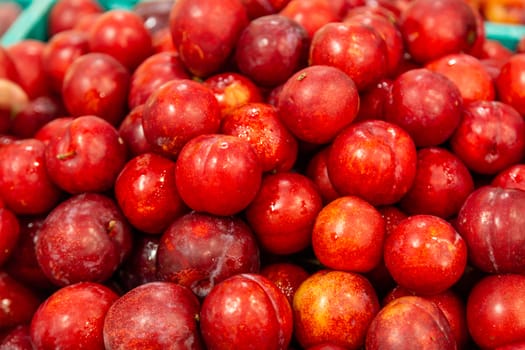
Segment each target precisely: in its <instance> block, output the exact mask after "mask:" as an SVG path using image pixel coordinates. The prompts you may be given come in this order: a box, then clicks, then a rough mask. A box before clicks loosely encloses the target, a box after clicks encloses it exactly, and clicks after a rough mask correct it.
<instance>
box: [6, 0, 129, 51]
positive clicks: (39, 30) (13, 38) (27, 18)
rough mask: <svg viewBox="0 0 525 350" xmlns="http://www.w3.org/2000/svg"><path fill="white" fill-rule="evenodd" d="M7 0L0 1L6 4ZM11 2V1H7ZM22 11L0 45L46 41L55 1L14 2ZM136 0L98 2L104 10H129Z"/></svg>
mask: <svg viewBox="0 0 525 350" xmlns="http://www.w3.org/2000/svg"><path fill="white" fill-rule="evenodd" d="M6 1H7V0H0V2H6ZM8 1H11V2H12V1H13V0H8ZM15 2H16V3H18V4H19V5H20V6H22V7H23V11H22V13H21V14H20V16H19V17H18V19H17V20H16V21H15V22H14V23H13V25H12V26H11V28H9V30H8V31H7V32H6V33H5V34H4V35H3V36H2V38H1V39H0V45H2V46H9V45H12V44H15V43H17V42H19V41H21V40H24V39H36V40H41V41H44V40H46V39H47V18H48V15H49V11H50V10H51V7H52V6H53V5H54V3H55V2H56V0H36V1H28V0H16V1H15ZM137 2H138V1H137V0H99V3H100V5H102V7H104V8H105V9H107V10H109V9H115V8H123V9H131V8H132V7H133V6H134V5H135V4H136V3H137Z"/></svg>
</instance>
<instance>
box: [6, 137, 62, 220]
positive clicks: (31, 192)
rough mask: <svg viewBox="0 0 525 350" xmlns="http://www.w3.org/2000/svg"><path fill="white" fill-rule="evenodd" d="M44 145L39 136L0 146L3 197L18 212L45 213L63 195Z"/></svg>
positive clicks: (7, 204) (9, 206)
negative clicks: (55, 180)
mask: <svg viewBox="0 0 525 350" xmlns="http://www.w3.org/2000/svg"><path fill="white" fill-rule="evenodd" d="M45 148H46V146H45V144H44V143H43V142H42V141H39V140H37V139H23V140H17V141H15V142H13V143H11V144H8V145H5V146H2V147H0V198H2V200H3V201H4V203H5V205H6V206H7V207H8V208H9V209H11V210H12V211H13V212H14V213H16V214H22V215H24V214H29V215H35V214H36V215H38V214H45V213H47V212H49V211H50V210H51V209H52V208H54V207H55V205H56V204H57V203H58V202H59V201H60V199H61V196H62V191H61V190H60V188H59V187H58V186H56V185H55V184H54V183H53V182H52V180H51V178H50V176H49V174H48V171H47V169H46V166H45V165H44V164H45ZM36 193H38V195H35V194H36Z"/></svg>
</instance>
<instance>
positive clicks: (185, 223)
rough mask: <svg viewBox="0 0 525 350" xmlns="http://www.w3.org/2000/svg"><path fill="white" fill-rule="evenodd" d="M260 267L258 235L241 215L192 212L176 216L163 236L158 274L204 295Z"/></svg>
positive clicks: (159, 249) (161, 277)
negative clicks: (256, 235) (221, 215)
mask: <svg viewBox="0 0 525 350" xmlns="http://www.w3.org/2000/svg"><path fill="white" fill-rule="evenodd" d="M259 268H260V258H259V248H258V246H257V242H256V239H255V236H254V235H253V232H252V230H251V229H250V227H249V226H248V225H246V223H245V222H244V221H242V220H241V219H240V218H235V217H217V216H213V215H207V214H203V213H197V212H191V213H188V214H186V215H183V216H182V217H180V218H179V219H177V220H175V221H174V222H173V223H172V224H171V225H170V226H169V227H168V228H167V229H166V230H165V232H164V233H163V234H162V236H161V238H160V242H159V247H158V252H157V275H158V276H159V278H160V279H161V280H164V281H169V282H174V283H178V284H181V285H183V286H185V287H187V288H189V289H191V290H192V291H193V293H194V294H196V295H197V296H199V297H200V298H203V297H205V296H206V295H208V293H210V291H211V290H212V289H213V287H214V286H215V285H217V284H218V283H220V282H221V281H223V280H225V279H226V278H228V277H231V276H233V275H236V274H240V273H257V272H259Z"/></svg>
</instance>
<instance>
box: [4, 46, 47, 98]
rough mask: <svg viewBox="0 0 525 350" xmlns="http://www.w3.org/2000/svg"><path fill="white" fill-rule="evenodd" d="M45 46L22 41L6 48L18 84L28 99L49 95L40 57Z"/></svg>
mask: <svg viewBox="0 0 525 350" xmlns="http://www.w3.org/2000/svg"><path fill="white" fill-rule="evenodd" d="M45 47H46V44H45V43H44V42H42V41H40V40H35V39H24V40H21V41H19V42H17V43H14V44H12V45H10V46H8V47H7V48H6V50H7V52H8V54H9V55H10V56H11V59H12V60H13V63H14V64H15V67H16V71H17V72H18V81H17V82H18V84H19V85H20V86H21V87H22V88H23V89H24V91H25V92H26V93H27V96H29V98H30V99H34V98H36V97H39V96H45V95H48V94H49V86H48V80H47V76H46V73H45V70H44V64H43V60H42V56H43V53H44V49H45Z"/></svg>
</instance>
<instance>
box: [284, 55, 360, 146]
mask: <svg viewBox="0 0 525 350" xmlns="http://www.w3.org/2000/svg"><path fill="white" fill-rule="evenodd" d="M277 109H278V111H279V114H280V116H281V119H282V121H283V123H284V124H285V125H286V126H287V127H288V129H289V130H290V131H291V132H292V133H293V134H294V135H295V136H296V137H297V138H298V139H300V140H303V141H306V142H311V143H315V144H326V143H329V142H330V141H332V140H333V139H334V138H335V137H336V135H337V134H338V133H339V132H340V131H341V130H342V129H344V128H345V127H346V126H348V125H349V124H350V123H351V122H352V121H353V120H354V119H355V117H356V116H357V112H358V109H359V93H358V91H357V87H356V84H355V83H354V81H353V80H352V79H351V78H350V77H349V76H348V75H346V74H345V73H344V72H343V71H342V70H340V69H338V68H335V67H331V66H326V65H315V66H310V67H307V68H304V69H301V70H300V71H298V72H297V73H295V74H293V75H292V76H291V77H290V78H288V79H287V81H286V82H285V83H284V84H283V86H282V90H281V92H280V93H279V100H278V104H277Z"/></svg>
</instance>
